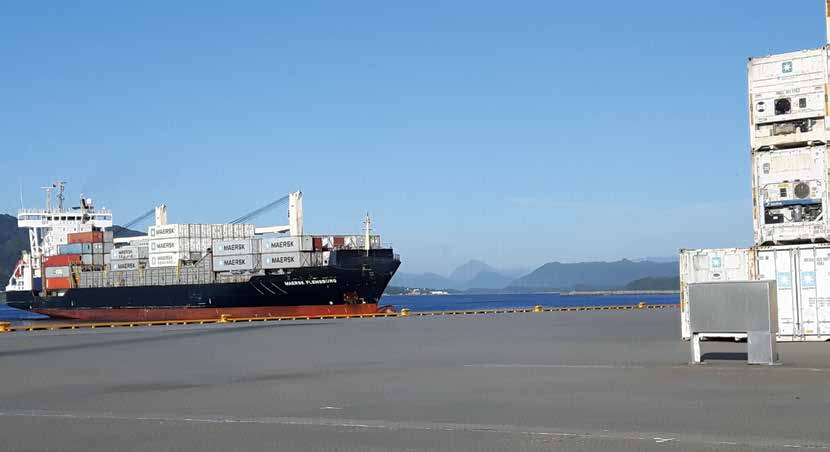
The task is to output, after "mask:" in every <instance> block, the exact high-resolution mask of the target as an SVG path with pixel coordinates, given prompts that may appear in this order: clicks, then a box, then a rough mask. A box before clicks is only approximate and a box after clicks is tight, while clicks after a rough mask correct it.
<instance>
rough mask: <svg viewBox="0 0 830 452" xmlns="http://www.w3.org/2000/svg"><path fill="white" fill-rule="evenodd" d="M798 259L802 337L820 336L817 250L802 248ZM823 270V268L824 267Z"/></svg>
mask: <svg viewBox="0 0 830 452" xmlns="http://www.w3.org/2000/svg"><path fill="white" fill-rule="evenodd" d="M796 256H797V259H798V273H797V274H798V282H797V285H798V305H799V307H800V309H799V312H798V314H799V315H798V317H799V319H800V320H801V322H800V326H801V328H800V333H801V335H811V336H812V335H816V334H818V303H817V298H818V288H817V284H816V270H818V267H817V266H816V249H815V248H802V249H799V250H798V253H797V254H796ZM822 270H823V266H822Z"/></svg>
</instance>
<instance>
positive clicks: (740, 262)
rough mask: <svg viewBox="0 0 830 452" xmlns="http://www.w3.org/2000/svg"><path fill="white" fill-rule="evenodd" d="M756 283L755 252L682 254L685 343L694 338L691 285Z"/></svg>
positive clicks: (723, 250) (725, 250) (728, 250)
mask: <svg viewBox="0 0 830 452" xmlns="http://www.w3.org/2000/svg"><path fill="white" fill-rule="evenodd" d="M755 279H757V278H756V271H755V249H754V248H716V249H695V250H686V249H682V250H680V330H681V336H682V337H683V339H686V340H688V339H689V338H690V337H691V329H690V323H689V322H690V319H689V303H688V300H689V284H694V283H704V282H718V281H752V280H755Z"/></svg>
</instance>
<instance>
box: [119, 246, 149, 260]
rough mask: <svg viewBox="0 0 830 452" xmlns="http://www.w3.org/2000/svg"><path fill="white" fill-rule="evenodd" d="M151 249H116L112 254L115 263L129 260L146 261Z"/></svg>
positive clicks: (127, 247) (143, 247)
mask: <svg viewBox="0 0 830 452" xmlns="http://www.w3.org/2000/svg"><path fill="white" fill-rule="evenodd" d="M148 252H149V247H146V246H124V247H121V248H115V249H113V250H112V252H110V255H111V256H112V260H113V261H120V260H129V259H146V258H147V253H148Z"/></svg>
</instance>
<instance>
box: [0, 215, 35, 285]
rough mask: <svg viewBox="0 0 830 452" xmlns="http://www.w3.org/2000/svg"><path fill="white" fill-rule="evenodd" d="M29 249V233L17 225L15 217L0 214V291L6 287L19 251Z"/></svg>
mask: <svg viewBox="0 0 830 452" xmlns="http://www.w3.org/2000/svg"><path fill="white" fill-rule="evenodd" d="M27 249H29V233H28V232H27V231H26V230H25V229H20V228H18V227H17V218H16V217H13V216H11V215H6V214H0V291H2V290H4V289H5V288H6V284H8V283H9V277H10V276H11V273H12V271H14V266H15V264H17V260H18V259H19V258H20V252H21V251H23V250H27Z"/></svg>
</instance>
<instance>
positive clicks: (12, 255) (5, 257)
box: [0, 214, 146, 291]
mask: <svg viewBox="0 0 830 452" xmlns="http://www.w3.org/2000/svg"><path fill="white" fill-rule="evenodd" d="M112 230H113V235H115V236H116V237H136V236H140V235H146V233H144V232H139V231H134V230H132V229H125V228H122V227H121V226H113V227H112ZM28 249H29V233H28V231H27V230H26V229H20V228H18V227H17V218H16V217H13V216H11V215H6V214H0V291H2V290H3V289H5V287H6V284H8V282H9V277H10V276H11V272H12V271H14V266H15V265H16V264H17V260H18V259H20V252H21V251H23V250H28Z"/></svg>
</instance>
